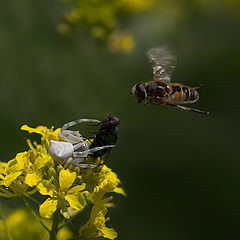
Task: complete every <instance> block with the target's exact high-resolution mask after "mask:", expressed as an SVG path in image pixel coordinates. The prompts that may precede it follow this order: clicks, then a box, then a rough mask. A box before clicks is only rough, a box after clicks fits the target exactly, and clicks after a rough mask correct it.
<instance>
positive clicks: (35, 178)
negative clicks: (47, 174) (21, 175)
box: [25, 172, 42, 187]
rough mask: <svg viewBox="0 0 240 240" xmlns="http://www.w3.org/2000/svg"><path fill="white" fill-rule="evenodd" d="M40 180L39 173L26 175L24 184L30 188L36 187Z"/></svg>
mask: <svg viewBox="0 0 240 240" xmlns="http://www.w3.org/2000/svg"><path fill="white" fill-rule="evenodd" d="M41 180H42V175H41V174H40V173H39V172H35V173H28V174H27V175H26V178H25V183H26V184H27V185H28V186H30V187H33V186H36V185H37V184H38V183H39V182H40V181H41Z"/></svg>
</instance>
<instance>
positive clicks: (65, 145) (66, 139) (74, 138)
mask: <svg viewBox="0 0 240 240" xmlns="http://www.w3.org/2000/svg"><path fill="white" fill-rule="evenodd" d="M84 122H85V123H86V122H92V123H97V124H99V123H101V122H100V121H99V120H96V119H78V120H75V121H72V122H69V123H66V124H64V125H63V127H62V128H61V130H60V132H59V134H58V136H59V137H60V139H61V140H63V141H54V140H51V141H50V146H49V153H50V155H51V156H52V158H53V160H54V161H55V162H57V163H60V164H61V165H63V167H64V168H65V169H66V168H67V167H68V165H69V164H71V165H72V166H73V167H80V168H95V167H97V166H99V165H101V164H85V163H82V162H84V160H85V158H86V157H87V156H88V155H89V154H91V153H93V152H96V151H99V150H102V149H105V148H112V147H115V145H106V146H101V147H95V148H92V149H89V143H88V142H87V141H86V140H84V138H83V137H82V136H81V134H80V133H79V132H78V131H71V130H67V129H68V128H69V127H71V126H74V125H76V124H79V123H84Z"/></svg>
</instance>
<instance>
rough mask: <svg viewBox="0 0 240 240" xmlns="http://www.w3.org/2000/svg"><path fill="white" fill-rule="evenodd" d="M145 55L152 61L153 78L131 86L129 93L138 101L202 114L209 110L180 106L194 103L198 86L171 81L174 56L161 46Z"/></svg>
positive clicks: (197, 95)
mask: <svg viewBox="0 0 240 240" xmlns="http://www.w3.org/2000/svg"><path fill="white" fill-rule="evenodd" d="M147 57H148V59H149V61H150V62H152V63H153V75H154V78H153V80H152V81H149V82H145V83H143V82H140V83H137V84H135V85H134V86H133V88H132V90H131V93H130V94H132V95H133V96H134V98H135V99H136V100H137V102H138V103H141V102H145V103H146V104H147V103H151V104H154V105H167V106H172V107H177V108H180V109H183V110H188V111H193V112H197V113H202V114H209V112H206V111H202V110H198V109H195V108H189V107H185V106H182V104H185V103H194V102H196V101H197V100H198V99H199V94H198V92H197V91H196V89H198V88H199V87H188V86H185V85H182V84H180V83H171V82H170V80H171V73H172V70H173V68H174V65H173V64H172V63H173V62H174V61H175V57H174V56H173V55H172V54H171V53H170V52H169V51H168V49H167V48H166V47H165V46H163V47H157V48H151V49H149V50H148V51H147Z"/></svg>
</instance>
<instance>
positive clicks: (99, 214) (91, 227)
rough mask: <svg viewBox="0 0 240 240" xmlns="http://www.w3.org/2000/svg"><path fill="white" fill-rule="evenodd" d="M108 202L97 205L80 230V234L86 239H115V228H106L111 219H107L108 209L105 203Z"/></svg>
mask: <svg viewBox="0 0 240 240" xmlns="http://www.w3.org/2000/svg"><path fill="white" fill-rule="evenodd" d="M106 201H107V200H104V201H101V202H98V203H97V204H95V205H94V206H93V208H92V211H91V216H90V219H89V220H88V222H87V223H86V224H85V225H83V226H82V227H81V228H80V229H79V234H80V236H82V237H86V238H95V237H101V236H103V237H105V238H108V239H115V238H116V237H117V232H116V231H115V230H114V229H113V228H108V227H106V225H105V223H106V222H107V221H108V220H109V218H105V215H106V213H107V208H106V207H105V202H106Z"/></svg>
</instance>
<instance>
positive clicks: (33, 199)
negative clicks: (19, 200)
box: [23, 193, 41, 206]
mask: <svg viewBox="0 0 240 240" xmlns="http://www.w3.org/2000/svg"><path fill="white" fill-rule="evenodd" d="M23 195H24V196H25V197H27V198H29V199H30V200H32V201H33V202H35V203H36V204H37V205H38V206H40V205H41V203H40V202H39V201H38V200H36V199H35V198H33V197H31V196H30V195H28V194H27V193H24V194H23Z"/></svg>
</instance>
